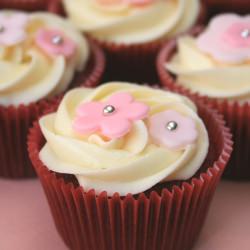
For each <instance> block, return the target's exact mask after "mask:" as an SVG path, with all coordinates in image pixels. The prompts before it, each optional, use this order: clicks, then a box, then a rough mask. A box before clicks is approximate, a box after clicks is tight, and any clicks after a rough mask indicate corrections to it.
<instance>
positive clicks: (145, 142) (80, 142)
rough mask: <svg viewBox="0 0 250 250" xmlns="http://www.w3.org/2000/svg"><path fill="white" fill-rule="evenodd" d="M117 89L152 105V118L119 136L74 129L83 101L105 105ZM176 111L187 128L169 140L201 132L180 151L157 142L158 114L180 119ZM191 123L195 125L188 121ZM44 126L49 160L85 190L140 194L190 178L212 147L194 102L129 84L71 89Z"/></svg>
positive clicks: (45, 152)
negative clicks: (173, 181) (72, 176)
mask: <svg viewBox="0 0 250 250" xmlns="http://www.w3.org/2000/svg"><path fill="white" fill-rule="evenodd" d="M117 93H126V94H129V95H131V96H133V98H134V99H135V101H136V102H140V103H143V104H144V105H147V106H148V107H149V113H148V116H147V117H146V118H144V119H141V120H136V121H134V122H133V123H132V127H131V129H130V131H129V132H128V133H127V134H126V135H124V136H122V137H118V138H113V139H108V138H107V137H105V136H103V135H102V134H100V133H98V132H93V133H90V134H85V135H84V134H79V133H77V131H75V130H74V126H73V123H74V120H75V118H76V110H77V109H78V108H79V106H80V105H82V104H84V103H89V102H91V103H93V102H94V103H95V102H101V103H102V102H105V101H107V100H108V99H109V98H110V97H111V96H112V95H114V94H117ZM172 113H173V114H174V115H175V113H176V114H178V115H177V116H176V117H177V118H178V122H179V126H181V121H182V120H183V124H184V123H185V125H184V126H183V128H186V130H185V129H184V130H185V131H184V132H185V133H184V134H179V135H178V133H179V132H178V130H176V135H174V137H173V138H172V139H171V135H170V134H169V135H170V136H168V140H169V143H170V144H171V140H172V142H173V143H174V144H175V145H174V146H176V145H177V144H176V143H175V141H173V140H174V139H175V138H176V139H178V140H182V139H184V138H186V139H187V140H189V139H190V138H188V137H187V136H186V135H187V134H189V133H192V134H193V135H194V136H195V140H193V139H194V138H193V139H192V138H191V140H193V141H192V143H191V142H190V143H187V141H186V142H184V141H182V142H184V144H182V146H181V147H179V148H178V149H177V148H171V145H170V147H167V146H164V145H163V144H160V143H158V141H155V140H154V138H155V136H156V134H155V132H156V131H155V130H154V125H155V123H157V121H159V120H157V119H158V117H157V116H155V115H161V114H164V116H165V115H170V117H174V116H172ZM144 114H145V112H144ZM164 116H162V118H164ZM153 117H154V119H152V118H153ZM176 121H177V120H176ZM172 122H173V121H172ZM190 122H191V123H192V124H191V127H190V126H189V125H187V123H189V124H190ZM90 123H91V120H90ZM150 123H154V124H153V125H152V124H150ZM156 125H157V124H156ZM158 125H159V124H158ZM169 125H171V124H170V123H169V124H168V126H169ZM186 125H187V126H186ZM40 126H41V129H42V132H43V134H44V136H45V138H46V141H47V143H46V144H45V146H44V147H43V148H42V150H41V151H40V159H41V160H42V161H43V162H44V164H45V165H46V166H48V168H49V169H51V170H53V171H55V172H59V173H66V174H73V175H75V176H76V178H77V179H78V182H79V184H80V185H82V186H83V187H84V190H85V191H87V190H90V189H95V191H96V192H97V193H100V192H102V191H106V192H107V193H108V195H112V194H113V193H114V192H119V193H120V194H121V195H126V194H127V193H132V194H137V193H140V192H143V191H145V190H147V189H149V188H151V187H152V186H154V185H155V184H157V183H159V182H163V181H171V180H183V179H188V178H190V177H191V176H193V175H194V174H195V172H196V171H197V170H198V169H199V167H200V166H201V164H202V162H203V161H204V159H205V157H206V155H207V150H208V135H207V132H206V128H205V126H204V124H203V122H202V120H201V119H200V118H199V117H198V115H197V113H196V108H195V106H194V104H193V103H191V101H189V100H188V99H187V98H185V97H182V96H179V95H177V94H173V93H170V92H166V91H162V90H157V89H152V88H149V87H145V86H138V85H134V84H129V83H120V82H115V83H108V84H105V85H102V86H100V87H98V88H96V89H87V88H78V89H74V90H71V91H70V92H68V93H67V94H66V96H65V97H64V98H63V100H62V102H61V104H60V106H59V109H58V110H57V112H55V113H52V114H49V115H46V116H44V117H43V118H41V119H40ZM164 127H165V124H164ZM149 128H150V129H149ZM189 128H190V130H189ZM166 129H167V128H166ZM194 129H195V133H193V131H194ZM152 130H153V132H152ZM159 133H161V132H160V131H159ZM169 133H172V132H169ZM173 133H175V131H173ZM180 133H182V132H181V131H180ZM162 136H164V132H163V134H162ZM163 142H164V141H163ZM167 144H168V141H167ZM177 146H178V145H177Z"/></svg>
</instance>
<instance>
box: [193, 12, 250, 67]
mask: <svg viewBox="0 0 250 250" xmlns="http://www.w3.org/2000/svg"><path fill="white" fill-rule="evenodd" d="M197 45H198V47H199V49H200V50H202V51H204V52H206V53H208V54H210V55H211V56H212V57H214V59H216V60H218V61H222V62H225V63H241V62H244V61H246V60H249V59H250V16H249V15H248V16H245V17H241V16H238V15H234V14H222V15H219V16H217V17H215V18H214V19H213V20H212V21H211V22H210V24H209V26H208V28H207V29H206V30H205V31H204V32H203V33H202V34H200V36H199V37H198V38H197Z"/></svg>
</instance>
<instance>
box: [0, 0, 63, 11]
mask: <svg viewBox="0 0 250 250" xmlns="http://www.w3.org/2000/svg"><path fill="white" fill-rule="evenodd" d="M58 2H60V0H1V1H0V9H18V10H22V11H50V12H58V8H59V7H60V5H59V4H58ZM61 10H62V9H61Z"/></svg>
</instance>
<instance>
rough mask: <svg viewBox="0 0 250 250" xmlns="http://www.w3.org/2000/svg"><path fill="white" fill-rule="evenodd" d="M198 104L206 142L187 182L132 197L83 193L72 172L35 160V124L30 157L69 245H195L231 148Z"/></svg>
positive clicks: (214, 117) (180, 249)
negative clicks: (196, 168)
mask: <svg viewBox="0 0 250 250" xmlns="http://www.w3.org/2000/svg"><path fill="white" fill-rule="evenodd" d="M198 108H199V114H200V116H201V117H202V118H203V120H204V122H205V124H206V126H207V129H208V131H209V138H210V143H211V144H210V148H209V153H208V156H207V158H206V160H205V162H204V164H203V165H202V167H201V168H200V170H199V172H198V173H196V175H195V176H194V177H193V178H191V179H190V180H188V181H179V182H170V183H165V184H158V185H156V186H155V187H153V188H152V189H150V190H148V191H146V192H145V193H141V194H139V195H136V196H132V195H129V194H128V195H127V196H125V197H121V196H120V195H119V194H118V193H116V194H114V195H113V196H112V197H108V196H107V194H106V192H102V193H101V194H100V195H96V194H95V191H94V190H90V191H89V192H84V189H83V188H82V187H79V185H78V184H77V181H76V180H75V179H74V177H73V176H71V175H60V174H57V173H55V172H52V171H49V170H48V168H47V167H46V166H45V165H44V164H43V163H42V162H41V160H40V159H39V151H40V150H41V148H42V146H43V145H44V144H45V139H44V137H43V135H42V133H41V130H40V127H39V125H38V123H37V122H36V123H35V124H34V127H33V128H32V129H31V130H30V134H29V137H28V151H29V156H30V159H31V161H32V163H33V166H34V168H35V170H36V172H37V174H38V176H39V178H40V181H41V183H42V186H43V188H44V191H45V194H46V196H47V199H48V203H49V205H50V209H51V212H52V215H53V218H54V222H55V224H56V228H57V230H58V232H59V233H60V235H61V236H62V238H63V240H64V242H65V243H66V244H67V246H68V247H69V248H70V249H74V250H80V249H86V250H87V249H92V250H99V249H103V250H110V249H113V250H127V249H131V250H138V249H148V250H160V249H165V250H166V249H167V250H170V249H171V250H188V249H190V248H191V247H192V246H193V245H194V243H195V241H196V239H197V237H198V235H199V232H200V230H201V228H202V225H203V223H204V220H205V218H206V214H207V212H208V209H209V206H210V203H211V200H212V198H213V195H214V192H215V189H216V186H217V184H218V181H219V180H220V177H221V174H222V173H223V171H224V168H225V165H226V163H227V162H228V160H229V157H230V153H231V151H232V141H231V139H230V138H231V135H230V133H229V129H227V128H226V127H225V126H224V122H223V120H222V117H221V116H220V115H218V113H217V112H216V111H214V110H212V109H210V108H208V107H206V106H204V105H203V104H202V103H198Z"/></svg>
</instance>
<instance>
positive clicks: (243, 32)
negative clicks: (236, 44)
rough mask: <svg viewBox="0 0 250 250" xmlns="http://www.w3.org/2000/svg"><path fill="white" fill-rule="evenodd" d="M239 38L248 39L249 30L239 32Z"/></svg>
mask: <svg viewBox="0 0 250 250" xmlns="http://www.w3.org/2000/svg"><path fill="white" fill-rule="evenodd" d="M240 35H241V37H242V38H248V37H249V36H250V30H249V29H244V30H243V31H242V32H241V34H240Z"/></svg>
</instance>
